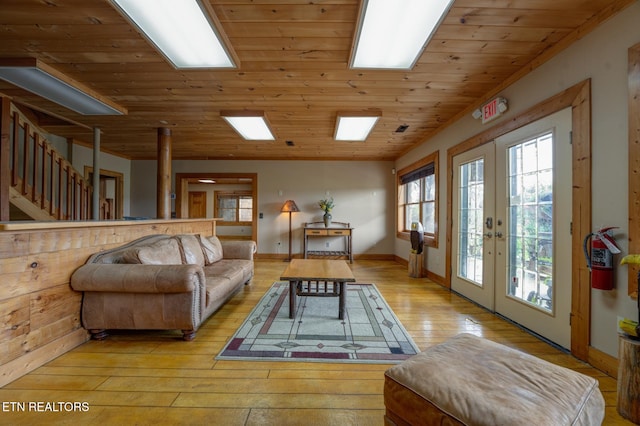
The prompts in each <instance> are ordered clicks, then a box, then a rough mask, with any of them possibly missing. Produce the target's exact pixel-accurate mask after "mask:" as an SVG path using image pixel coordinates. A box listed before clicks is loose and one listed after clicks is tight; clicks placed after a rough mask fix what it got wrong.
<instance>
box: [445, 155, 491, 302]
mask: <svg viewBox="0 0 640 426" xmlns="http://www.w3.org/2000/svg"><path fill="white" fill-rule="evenodd" d="M494 158H495V150H494V144H493V143H488V144H484V145H482V146H480V147H478V148H475V149H473V150H470V151H467V152H465V153H462V154H460V155H457V156H455V157H454V159H453V170H454V177H453V188H454V194H453V195H452V204H453V206H452V207H453V209H452V211H453V215H454V218H453V223H452V227H453V230H452V231H453V232H452V236H453V238H452V239H453V241H452V251H451V253H452V257H453V259H452V260H453V262H452V267H453V271H452V277H451V289H452V290H454V291H456V292H458V293H460V294H462V295H463V296H465V297H468V298H470V299H471V300H473V301H475V302H476V303H478V304H480V305H482V306H484V307H486V308H487V309H490V310H493V307H494V264H495V260H494V252H495V250H494V240H493V231H494V223H493V212H494V209H495V191H493V190H489V188H493V186H494V185H495V178H494V176H495V165H494V164H495V161H494Z"/></svg>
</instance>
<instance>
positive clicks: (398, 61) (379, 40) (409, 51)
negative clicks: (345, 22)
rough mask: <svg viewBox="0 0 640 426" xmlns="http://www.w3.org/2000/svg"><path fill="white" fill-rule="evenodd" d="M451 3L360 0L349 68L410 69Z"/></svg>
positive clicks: (422, 0)
mask: <svg viewBox="0 0 640 426" xmlns="http://www.w3.org/2000/svg"><path fill="white" fill-rule="evenodd" d="M452 3H453V0H393V1H390V0H363V1H362V6H361V9H360V16H359V19H358V31H357V33H356V39H355V47H354V49H353V52H352V56H351V64H350V66H351V68H378V69H405V70H406V69H411V68H413V65H414V64H415V63H416V61H417V60H418V57H419V56H420V54H421V53H422V51H423V49H424V48H425V47H426V45H427V42H428V41H429V39H430V38H431V35H432V34H433V33H434V32H435V29H436V28H437V27H438V25H439V24H440V22H441V21H442V20H443V19H444V16H445V15H446V14H447V12H448V11H449V8H450V7H451V4H452Z"/></svg>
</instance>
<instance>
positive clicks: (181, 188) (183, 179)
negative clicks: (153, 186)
mask: <svg viewBox="0 0 640 426" xmlns="http://www.w3.org/2000/svg"><path fill="white" fill-rule="evenodd" d="M205 178H208V179H214V180H215V179H225V178H227V179H228V178H236V179H251V196H252V197H253V204H254V207H255V208H254V209H253V211H252V217H251V222H252V223H251V238H252V239H253V241H255V242H256V244H257V243H258V174H257V173H216V172H213V173H176V186H175V188H176V218H178V219H180V218H182V211H183V210H185V205H184V203H185V202H188V199H189V197H188V195H187V192H188V186H189V185H188V180H189V179H205Z"/></svg>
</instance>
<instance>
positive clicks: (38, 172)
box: [10, 104, 112, 220]
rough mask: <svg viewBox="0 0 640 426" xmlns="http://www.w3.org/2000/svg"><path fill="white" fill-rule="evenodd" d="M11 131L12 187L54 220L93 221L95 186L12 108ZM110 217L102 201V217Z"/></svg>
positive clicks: (40, 132)
mask: <svg viewBox="0 0 640 426" xmlns="http://www.w3.org/2000/svg"><path fill="white" fill-rule="evenodd" d="M10 130H11V150H10V151H11V155H10V164H11V187H12V188H13V189H14V190H15V191H16V192H18V193H19V194H20V195H21V196H22V197H24V198H27V199H28V200H29V201H30V202H31V203H32V204H34V205H35V206H37V207H39V208H40V209H41V210H42V211H46V212H47V213H48V215H49V216H50V217H51V219H55V220H88V219H92V213H91V205H92V201H91V200H92V193H93V188H92V186H91V185H90V184H89V183H88V182H87V181H86V179H85V178H84V177H83V176H82V175H81V174H80V172H78V171H77V170H76V169H74V168H73V166H72V165H71V163H69V161H67V159H66V158H65V157H64V156H63V155H61V154H60V153H59V152H58V151H56V149H55V148H54V147H53V146H52V145H51V144H50V143H49V141H47V136H46V133H45V132H44V131H42V130H41V129H39V128H38V127H37V126H36V125H34V124H33V123H32V122H31V121H30V120H29V119H28V118H27V117H26V116H25V115H24V114H22V113H21V112H20V111H19V110H18V109H17V108H15V107H14V105H13V104H12V105H11V129H10ZM111 216H112V215H111V212H110V211H109V204H108V203H106V202H105V201H104V200H101V203H100V217H101V218H102V219H104V218H111Z"/></svg>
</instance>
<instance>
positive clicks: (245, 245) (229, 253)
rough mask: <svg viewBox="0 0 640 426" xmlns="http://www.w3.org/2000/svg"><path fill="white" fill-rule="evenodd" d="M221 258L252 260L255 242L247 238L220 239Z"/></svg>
mask: <svg viewBox="0 0 640 426" xmlns="http://www.w3.org/2000/svg"><path fill="white" fill-rule="evenodd" d="M220 243H221V244H222V258H223V259H246V260H253V254H254V253H255V252H256V242H255V241H247V240H220Z"/></svg>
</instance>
